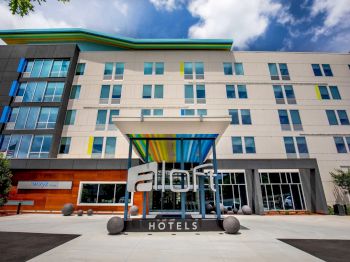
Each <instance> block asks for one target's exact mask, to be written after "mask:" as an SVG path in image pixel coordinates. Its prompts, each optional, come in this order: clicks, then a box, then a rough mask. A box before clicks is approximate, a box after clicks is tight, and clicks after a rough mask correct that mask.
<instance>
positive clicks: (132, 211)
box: [129, 206, 139, 216]
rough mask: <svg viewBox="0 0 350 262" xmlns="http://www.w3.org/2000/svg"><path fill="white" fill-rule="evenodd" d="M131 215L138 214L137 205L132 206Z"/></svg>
mask: <svg viewBox="0 0 350 262" xmlns="http://www.w3.org/2000/svg"><path fill="white" fill-rule="evenodd" d="M129 212H130V216H137V215H138V213H139V208H138V207H137V206H132V207H130V210H129Z"/></svg>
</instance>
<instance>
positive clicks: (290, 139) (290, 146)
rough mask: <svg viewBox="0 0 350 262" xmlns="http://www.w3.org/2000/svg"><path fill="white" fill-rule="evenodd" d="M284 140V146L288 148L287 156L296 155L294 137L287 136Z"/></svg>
mask: <svg viewBox="0 0 350 262" xmlns="http://www.w3.org/2000/svg"><path fill="white" fill-rule="evenodd" d="M283 140H284V146H285V148H286V153H287V154H295V153H296V151H295V146H294V140H293V137H291V136H285V137H283Z"/></svg>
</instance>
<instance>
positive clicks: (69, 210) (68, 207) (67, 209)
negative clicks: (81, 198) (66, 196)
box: [61, 203, 74, 216]
mask: <svg viewBox="0 0 350 262" xmlns="http://www.w3.org/2000/svg"><path fill="white" fill-rule="evenodd" d="M61 212H62V215H64V216H70V215H71V214H73V212H74V206H73V204H72V203H67V204H64V206H63V208H62V210H61Z"/></svg>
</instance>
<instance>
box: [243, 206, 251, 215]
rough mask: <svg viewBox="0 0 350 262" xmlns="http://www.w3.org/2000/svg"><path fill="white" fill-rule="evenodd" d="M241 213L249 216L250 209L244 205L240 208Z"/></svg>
mask: <svg viewBox="0 0 350 262" xmlns="http://www.w3.org/2000/svg"><path fill="white" fill-rule="evenodd" d="M242 212H243V215H251V214H252V209H251V208H250V207H249V206H247V205H244V206H242Z"/></svg>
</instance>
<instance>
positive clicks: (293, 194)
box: [259, 170, 306, 210]
mask: <svg viewBox="0 0 350 262" xmlns="http://www.w3.org/2000/svg"><path fill="white" fill-rule="evenodd" d="M259 176H260V183H261V194H262V200H263V206H264V210H305V209H306V206H305V201H304V196H303V188H302V186H301V180H300V176H299V172H297V171H295V172H283V171H279V170H276V171H268V172H264V171H261V172H259Z"/></svg>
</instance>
